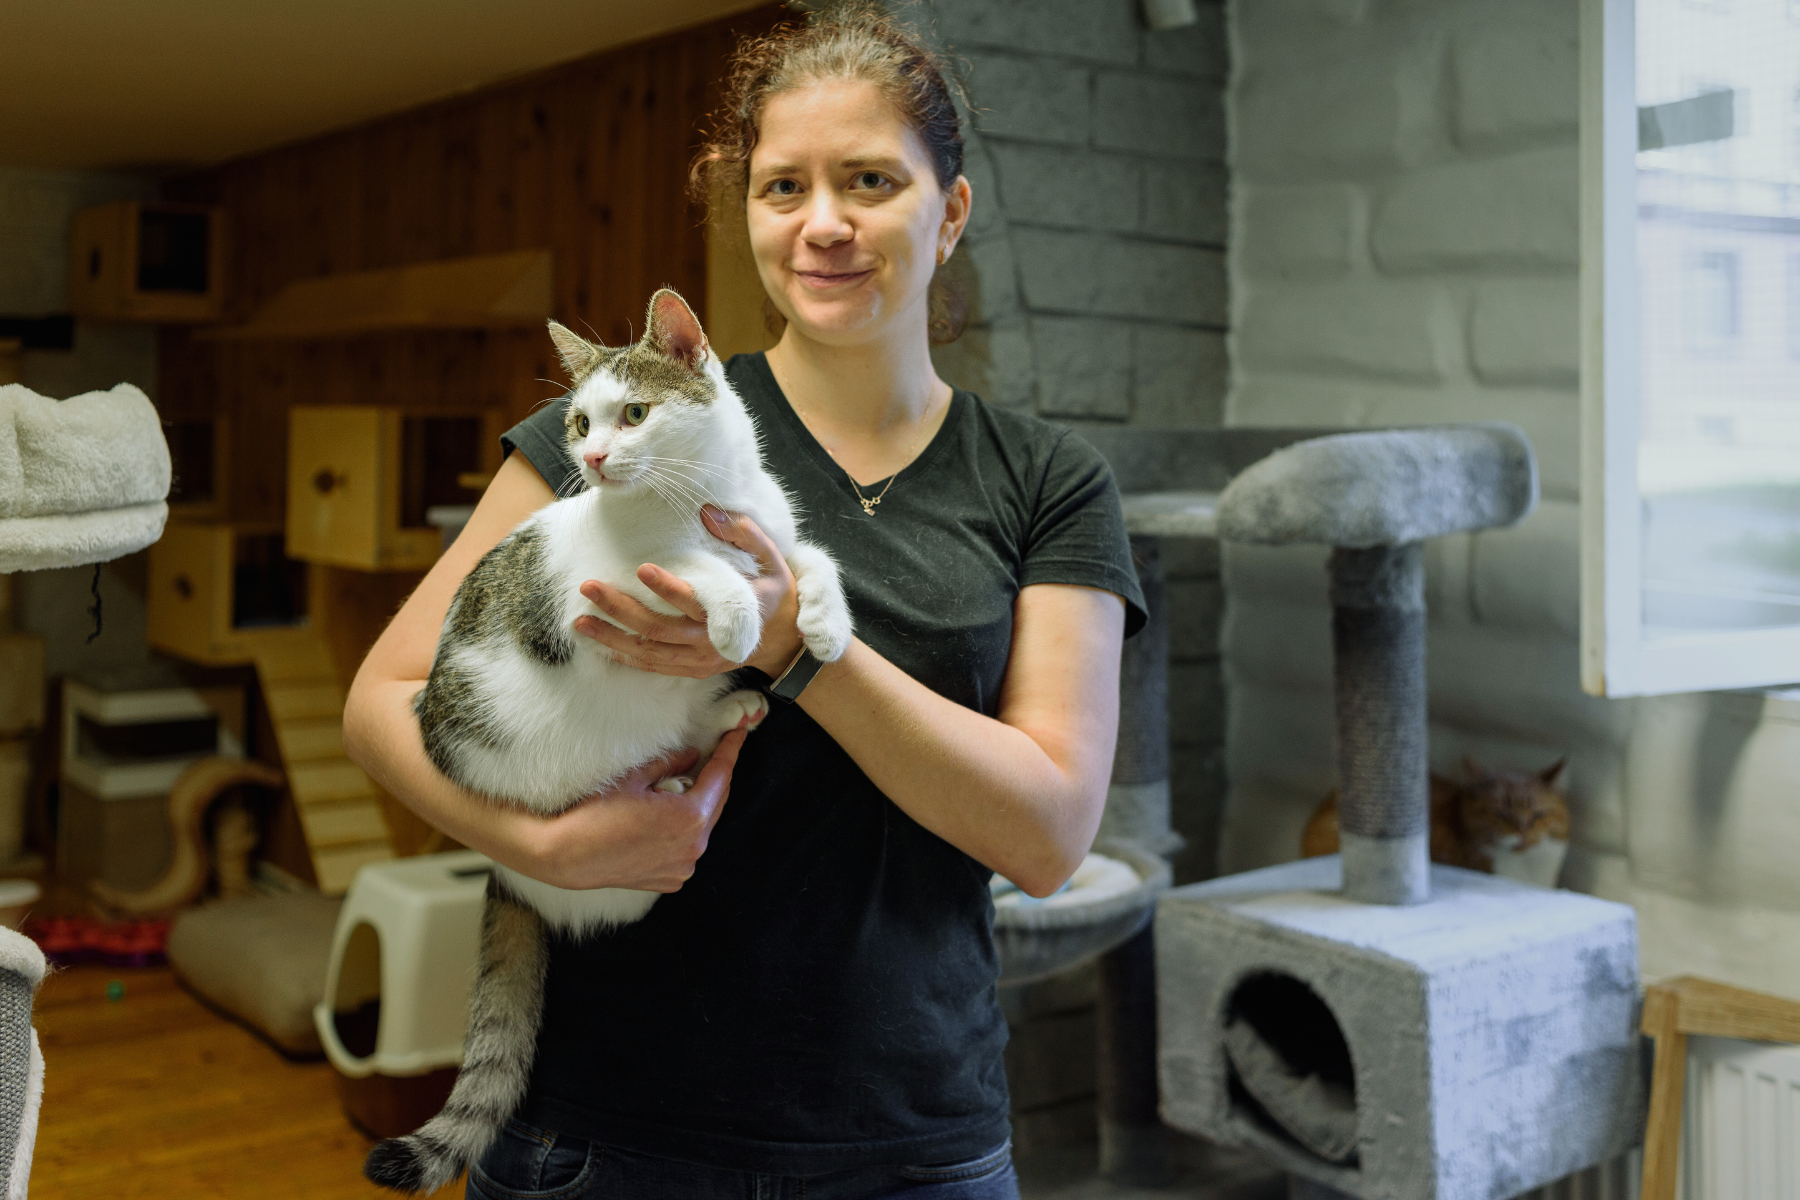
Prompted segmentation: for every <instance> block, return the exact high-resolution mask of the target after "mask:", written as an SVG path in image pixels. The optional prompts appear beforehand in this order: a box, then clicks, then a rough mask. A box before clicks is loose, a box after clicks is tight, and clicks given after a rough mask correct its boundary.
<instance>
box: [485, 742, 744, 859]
mask: <svg viewBox="0 0 1800 1200" xmlns="http://www.w3.org/2000/svg"><path fill="white" fill-rule="evenodd" d="M744 736H745V734H744V731H743V730H733V731H732V732H730V733H728V734H726V735H725V736H724V738H722V739H721V740H720V742H719V748H718V749H717V750H715V751H713V756H712V758H711V760H710V761H708V762H707V764H706V766H705V768H704V769H702V770H701V772H700V775H699V777H698V778H696V779H695V780H694V785H693V786H692V787H690V788H689V789H688V790H687V791H686V792H685V793H680V794H678V793H675V792H659V791H656V790H655V786H656V784H657V782H658V781H660V780H663V779H667V778H669V777H670V776H673V775H681V774H684V773H685V772H687V771H688V770H690V769H692V767H693V765H694V764H695V763H696V762H698V761H699V757H700V756H699V754H697V753H696V752H695V751H693V750H679V751H676V752H675V753H673V754H670V755H667V756H665V757H663V758H660V759H658V760H656V761H655V762H652V763H646V764H645V765H644V766H641V767H638V768H637V769H636V770H634V771H632V772H631V773H630V774H629V775H627V776H625V778H624V779H622V780H620V781H619V783H618V785H617V786H616V787H614V788H613V789H612V790H611V791H608V792H600V793H596V794H595V795H592V796H589V797H588V798H587V799H585V800H583V801H581V802H580V803H578V804H576V805H575V807H573V808H571V809H568V810H566V811H564V812H562V813H559V814H557V815H556V816H554V817H549V818H527V819H529V820H530V821H531V822H532V825H531V827H528V829H527V830H526V831H525V837H526V839H527V840H528V841H529V842H530V843H531V844H532V846H531V857H532V858H533V860H534V863H533V865H534V866H536V867H537V868H538V869H537V870H532V871H528V872H526V873H527V874H529V875H531V876H532V877H533V878H534V879H538V880H540V881H541V882H544V883H548V884H550V885H551V886H553V887H560V888H575V889H587V888H602V887H616V888H635V889H637V890H639V891H645V892H676V891H680V890H681V885H682V884H684V883H686V882H687V880H688V878H689V877H690V876H692V875H693V873H694V864H695V863H696V862H698V861H699V859H700V856H701V855H702V854H704V853H705V852H706V843H707V839H708V838H710V837H711V836H712V830H713V826H714V825H716V824H717V823H718V820H719V814H720V813H721V812H723V811H724V808H725V798H726V797H727V796H728V795H729V794H730V793H731V770H732V768H733V767H734V766H736V765H737V756H738V751H739V750H740V749H742V748H743V745H744ZM521 815H522V814H521Z"/></svg>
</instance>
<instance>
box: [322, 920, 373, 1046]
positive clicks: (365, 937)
mask: <svg viewBox="0 0 1800 1200" xmlns="http://www.w3.org/2000/svg"><path fill="white" fill-rule="evenodd" d="M331 1023H332V1025H333V1026H335V1027H336V1029H337V1035H338V1041H340V1042H342V1043H343V1046H344V1051H345V1052H346V1053H347V1054H349V1055H350V1056H351V1057H352V1058H367V1057H369V1055H371V1054H373V1053H375V1043H376V1040H377V1037H378V1035H379V1034H380V1032H381V935H379V934H378V933H376V932H375V927H374V926H373V925H370V924H369V923H368V922H366V921H365V922H363V923H361V924H359V925H358V926H357V927H356V928H355V929H352V930H351V931H350V937H349V938H348V939H347V940H346V941H345V943H344V957H343V961H342V962H341V964H340V965H339V966H338V981H337V993H336V995H334V996H332V998H331Z"/></svg>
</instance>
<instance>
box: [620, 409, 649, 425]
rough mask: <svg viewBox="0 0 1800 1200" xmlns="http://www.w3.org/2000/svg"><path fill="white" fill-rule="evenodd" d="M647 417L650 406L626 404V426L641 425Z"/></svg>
mask: <svg viewBox="0 0 1800 1200" xmlns="http://www.w3.org/2000/svg"><path fill="white" fill-rule="evenodd" d="M649 415H650V406H649V405H648V404H627V405H626V406H625V423H626V424H627V425H642V424H643V423H644V418H645V417H647V416H649Z"/></svg>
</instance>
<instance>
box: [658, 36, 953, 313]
mask: <svg viewBox="0 0 1800 1200" xmlns="http://www.w3.org/2000/svg"><path fill="white" fill-rule="evenodd" d="M828 79H861V80H866V81H868V82H869V83H873V84H875V85H876V86H877V87H878V88H880V89H881V91H882V94H883V95H885V96H886V97H887V99H888V101H889V103H891V104H892V105H893V106H894V111H895V112H897V113H898V114H899V115H900V119H901V120H903V121H905V122H906V123H907V124H908V125H909V126H911V127H912V129H913V131H914V132H916V133H917V134H918V135H919V139H920V141H921V142H923V143H924V145H925V149H926V152H927V153H928V154H929V155H930V156H931V161H932V168H933V171H934V173H935V174H936V176H937V183H938V186H939V187H940V188H943V189H945V190H948V189H949V188H950V187H951V186H952V185H953V184H955V183H956V181H957V179H958V178H959V177H960V176H961V175H962V169H963V137H962V117H961V115H960V114H959V113H958V112H957V110H956V100H955V95H954V93H953V92H952V90H951V87H952V85H951V84H950V83H948V82H947V81H946V77H945V72H944V67H943V62H942V60H941V59H940V58H939V56H938V55H937V53H936V52H934V51H933V50H931V49H930V48H929V47H927V46H925V45H924V44H923V43H921V42H920V41H919V40H918V39H917V38H915V37H913V36H912V35H911V34H910V33H908V32H907V31H906V30H905V29H904V28H903V27H902V26H901V25H900V24H899V22H897V21H895V20H894V18H893V17H891V16H890V15H888V14H887V13H886V12H885V11H883V10H882V9H881V7H880V6H879V5H877V4H875V3H873V2H872V0H838V2H837V3H833V4H830V5H828V6H826V7H825V8H823V9H820V10H818V11H815V12H813V13H810V14H808V17H807V21H806V23H805V24H804V25H783V26H780V27H778V28H776V29H775V30H773V31H772V32H770V33H768V34H765V35H763V36H762V37H756V38H746V39H745V40H744V41H743V42H741V43H739V45H738V48H737V52H736V53H735V54H734V55H733V56H732V60H731V73H730V75H729V76H727V78H726V81H725V100H724V104H723V105H722V106H721V107H720V108H719V110H718V112H716V113H715V114H714V118H713V129H712V136H711V138H710V139H709V140H708V141H707V143H706V145H704V146H703V147H701V149H700V153H699V154H698V155H696V156H695V158H694V163H693V166H692V168H691V169H690V170H689V173H688V180H689V184H690V186H691V188H692V190H693V193H694V196H695V198H696V199H698V200H701V201H702V202H704V203H705V204H706V205H707V207H708V208H709V210H710V211H711V213H712V216H713V219H714V221H715V222H716V223H717V224H718V225H719V227H720V228H723V229H726V230H730V231H733V232H737V231H739V230H740V229H741V227H742V224H743V212H744V203H745V200H746V198H747V190H748V184H749V164H750V154H751V152H752V151H753V150H755V149H756V144H757V141H758V139H759V138H760V136H761V120H762V112H763V108H764V106H765V105H767V104H768V102H769V98H770V97H771V96H774V95H776V94H777V93H780V92H787V91H793V90H794V89H796V88H801V87H804V86H806V85H807V84H810V83H816V82H819V81H822V80H828ZM958 274H959V272H956V271H946V270H945V269H944V268H943V267H940V268H939V269H938V271H937V274H936V275H934V276H933V277H932V281H931V296H930V303H931V316H930V336H931V340H932V342H933V343H936V344H940V345H941V344H943V343H945V342H953V341H955V340H956V339H957V338H958V337H960V336H962V331H963V327H964V326H965V325H966V324H967V323H968V316H969V303H968V298H967V295H966V293H965V292H964V290H963V288H962V287H961V286H960V283H959V281H958V279H957V275H958ZM764 309H765V315H766V316H768V318H769V320H770V325H771V328H772V329H779V328H780V322H781V320H782V318H781V316H780V314H779V313H778V312H776V311H775V309H774V306H773V304H765V306H764Z"/></svg>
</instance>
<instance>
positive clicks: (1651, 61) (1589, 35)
mask: <svg viewBox="0 0 1800 1200" xmlns="http://www.w3.org/2000/svg"><path fill="white" fill-rule="evenodd" d="M1796 3H1800V0H1733V2H1732V3H1731V4H1730V5H1729V6H1698V5H1695V4H1692V3H1689V2H1688V0H1584V7H1583V17H1582V20H1583V37H1582V47H1583V74H1582V90H1583V92H1582V164H1583V165H1582V171H1583V204H1582V239H1583V252H1582V263H1583V274H1582V302H1583V316H1584V319H1583V321H1582V329H1583V346H1582V402H1583V478H1582V496H1583V529H1582V680H1583V684H1584V686H1586V687H1587V688H1588V690H1590V691H1593V692H1596V693H1603V694H1606V695H1613V696H1621V695H1641V694H1651V693H1659V692H1673V691H1694V690H1700V689H1713V688H1730V687H1751V686H1762V685H1769V684H1777V683H1790V682H1793V681H1796V680H1800V184H1794V183H1791V182H1789V179H1790V177H1791V175H1792V174H1793V173H1795V172H1796V171H1800V24H1796V23H1795V22H1794V21H1793V20H1791V19H1790V16H1791V13H1792V12H1793V11H1794V8H1795V5H1796ZM1701 81H1705V82H1704V83H1702V82H1701ZM1753 97H1764V98H1767V99H1765V103H1768V102H1770V101H1773V100H1774V99H1775V98H1781V100H1784V101H1785V108H1786V112H1785V113H1782V112H1780V111H1779V110H1777V111H1776V112H1774V113H1769V114H1767V115H1768V116H1770V117H1775V116H1779V117H1780V118H1781V119H1779V120H1768V119H1765V120H1762V121H1760V122H1757V123H1756V124H1752V123H1751V121H1750V120H1749V117H1750V114H1751V100H1752V98H1753Z"/></svg>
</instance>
